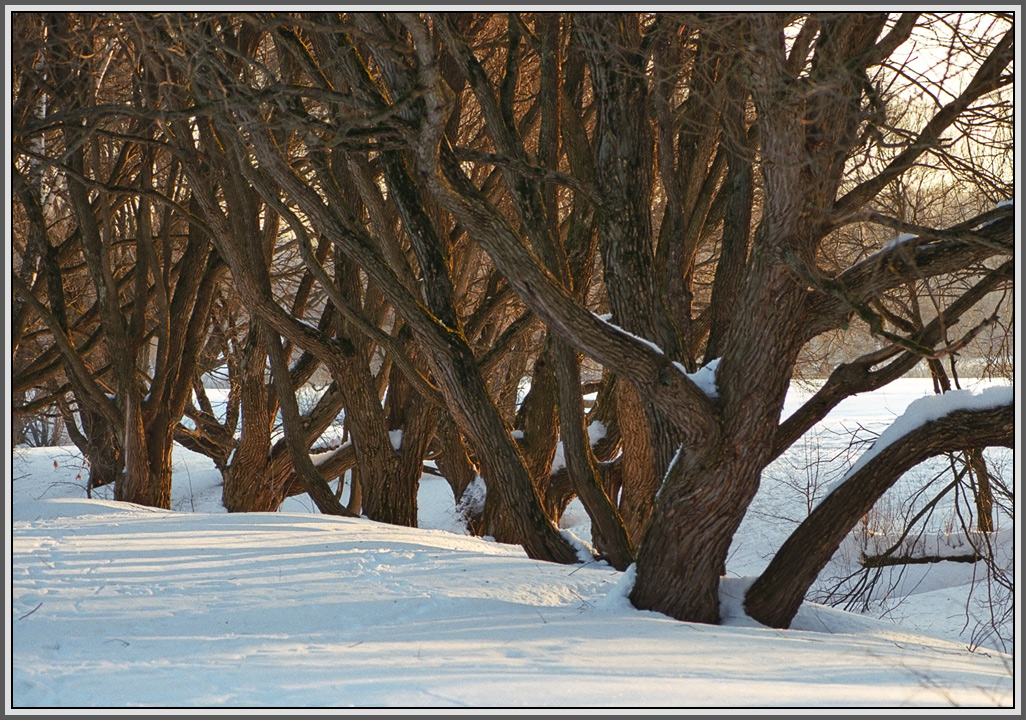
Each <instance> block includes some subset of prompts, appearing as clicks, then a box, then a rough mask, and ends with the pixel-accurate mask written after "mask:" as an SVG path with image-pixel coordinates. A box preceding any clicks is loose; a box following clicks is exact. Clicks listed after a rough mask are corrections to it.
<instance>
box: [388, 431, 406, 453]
mask: <svg viewBox="0 0 1026 720" xmlns="http://www.w3.org/2000/svg"><path fill="white" fill-rule="evenodd" d="M388 439H389V441H390V442H391V443H392V449H393V450H399V448H401V447H402V446H403V431H402V430H389V431H388Z"/></svg>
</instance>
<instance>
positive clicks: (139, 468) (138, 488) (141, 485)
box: [114, 396, 173, 510]
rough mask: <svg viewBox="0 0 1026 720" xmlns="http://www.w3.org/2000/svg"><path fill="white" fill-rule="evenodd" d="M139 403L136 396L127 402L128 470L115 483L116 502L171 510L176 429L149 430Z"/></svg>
mask: <svg viewBox="0 0 1026 720" xmlns="http://www.w3.org/2000/svg"><path fill="white" fill-rule="evenodd" d="M138 403H139V400H138V398H136V397H134V396H130V397H129V399H128V400H127V401H126V402H125V426H124V431H123V432H124V440H123V442H122V447H123V448H124V451H123V452H124V456H125V469H124V472H123V473H122V475H121V477H119V478H118V479H117V481H116V482H115V483H114V499H115V500H119V501H121V502H130V503H136V504H137V505H147V506H149V507H155V508H162V509H164V510H170V509H171V447H172V444H173V435H172V428H171V427H170V425H168V426H166V427H149V428H147V427H146V425H145V423H144V422H143V414H142V411H141V410H139V409H138Z"/></svg>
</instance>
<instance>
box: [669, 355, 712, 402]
mask: <svg viewBox="0 0 1026 720" xmlns="http://www.w3.org/2000/svg"><path fill="white" fill-rule="evenodd" d="M674 365H676V366H677V369H678V370H680V371H681V372H682V373H684V374H685V375H686V376H687V378H688V379H689V380H690V381H691V382H693V383H694V384H695V385H697V386H698V389H699V390H701V391H702V392H703V393H705V394H706V395H707V396H709V398H710V399H712V400H716V399H717V398H719V396H720V390H719V388H718V387H717V386H716V371H717V370H718V369H719V367H720V358H715V359H713V360H710V361H709V362H708V363H707V364H705V365H703V366H702V367H700V368H698V370H696V371H695V372H693V373H689V372H688V371H687V369H686V368H685V367H684V366H683V365H681V364H680V363H678V362H675V363H674Z"/></svg>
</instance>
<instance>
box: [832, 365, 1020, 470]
mask: <svg viewBox="0 0 1026 720" xmlns="http://www.w3.org/2000/svg"><path fill="white" fill-rule="evenodd" d="M1014 402H1015V393H1014V389H1013V388H1012V386H1010V385H995V386H991V387H987V388H983V389H982V390H980V391H979V392H977V391H974V390H952V391H950V392H946V393H943V394H941V395H927V396H924V397H921V398H919V399H917V400H913V401H912V402H911V403H910V404H909V406H908V407H907V408H906V409H905V412H904V413H902V414H901V415H900V416H899V417H898V418H897V419H896V420H895V421H894V422H893V423H891V424H890V425H889V426H888V427H887V429H886V430H884V431H883V432H882V433H880V436H879V437H878V438H877V439H876V442H874V443H873V445H872V447H870V448H869V450H867V451H866V452H865V453H863V454H862V455H861V456H860V457H859V459H858V460H857V461H856V462H855V464H854V465H852V466H851V469H850V470H849V471H848V472H847V474H845V476H844V477H842V478H841V479H840V480H838V481H837V482H836V483H835V484H834V485H832V486H830V488H829V489H830V490H833V489H835V488H836V487H838V486H839V485H841V484H842V483H844V482H845V481H846V480H847V479H848V478H849V477H851V476H852V475H854V474H855V473H856V472H858V471H859V470H861V469H862V468H863V467H865V465H866V463H868V462H869V461H870V460H872V459H873V458H874V457H876V456H877V455H879V454H880V453H881V452H882V451H883V450H884V449H886V448H887V447H888V446H890V445H892V444H893V443H895V442H897V441H898V440H900V439H901V438H903V437H905V436H906V435H908V434H909V433H910V432H912V431H913V430H915V429H917V428H920V427H922V426H923V425H926V424H927V423H929V422H933V421H935V420H940V419H941V418H942V417H944V416H946V415H950V414H951V413H953V412H956V411H958V410H987V409H989V408H995V407H1000V406H1002V405H1011V404H1012V403H1014Z"/></svg>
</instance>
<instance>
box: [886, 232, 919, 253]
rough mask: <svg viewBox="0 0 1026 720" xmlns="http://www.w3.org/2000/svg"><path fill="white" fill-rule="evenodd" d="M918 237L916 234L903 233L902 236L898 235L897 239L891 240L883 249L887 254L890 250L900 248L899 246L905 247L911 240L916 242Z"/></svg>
mask: <svg viewBox="0 0 1026 720" xmlns="http://www.w3.org/2000/svg"><path fill="white" fill-rule="evenodd" d="M917 237H919V236H918V235H916V234H914V233H902V234H901V235H898V236H897V237H894V238H891V240H890V241H889V242H888V243H887V244H886V245H884V248H883V249H884V252H886V251H888V250H893V249H894V248H896V247H898V246H899V245H904V244H905V243H907V242H909V241H910V240H915V239H916V238H917Z"/></svg>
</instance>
